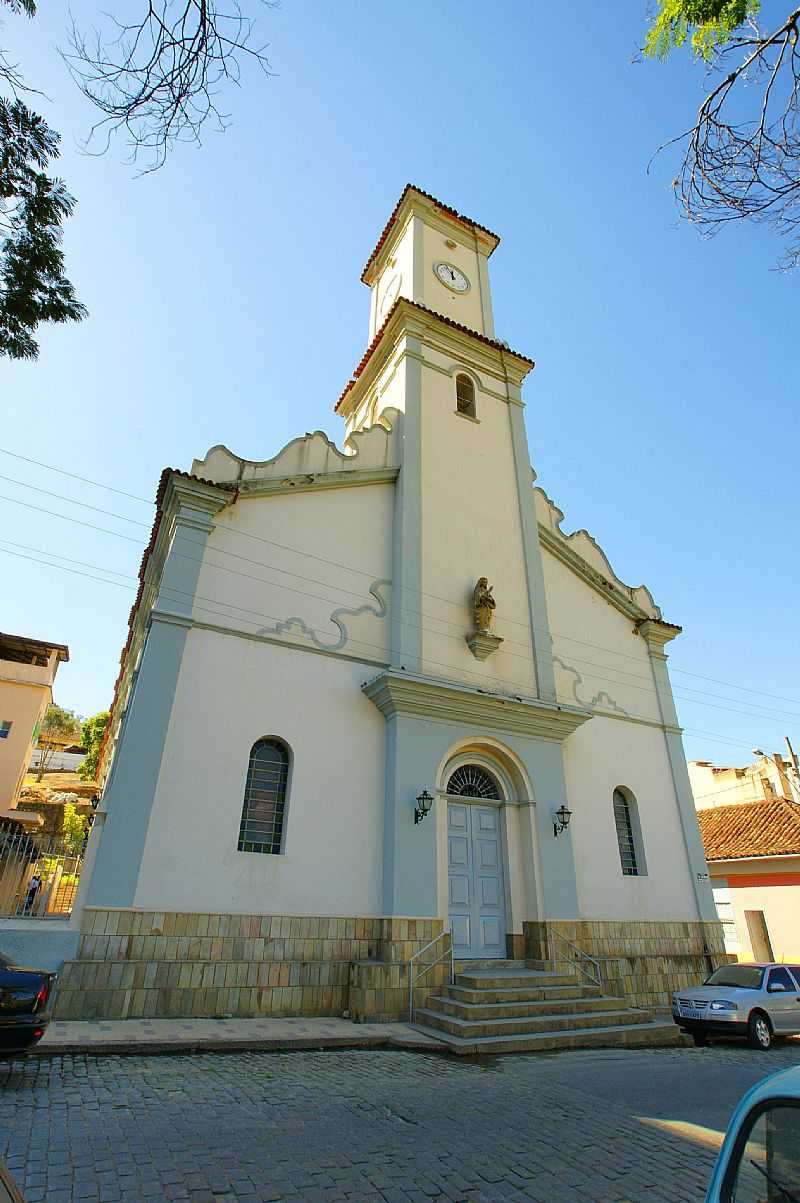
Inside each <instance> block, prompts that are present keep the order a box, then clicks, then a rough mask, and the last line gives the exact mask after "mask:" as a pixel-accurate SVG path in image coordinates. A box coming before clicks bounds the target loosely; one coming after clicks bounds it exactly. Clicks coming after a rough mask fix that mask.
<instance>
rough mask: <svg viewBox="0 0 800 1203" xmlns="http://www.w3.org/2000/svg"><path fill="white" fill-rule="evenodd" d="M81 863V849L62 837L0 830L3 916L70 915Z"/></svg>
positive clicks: (0, 897)
mask: <svg viewBox="0 0 800 1203" xmlns="http://www.w3.org/2000/svg"><path fill="white" fill-rule="evenodd" d="M82 865H83V853H82V850H81V851H80V852H78V851H76V848H75V846H74V844H72V843H71V842H70V841H68V840H65V839H64V837H63V836H43V835H38V834H37V833H35V832H33V833H28V832H20V831H0V916H2V917H3V918H25V919H58V918H67V916H68V915H69V914H70V913H71V911H72V905H73V903H74V901H75V895H76V893H77V891H78V882H79V881H80V876H81V866H82Z"/></svg>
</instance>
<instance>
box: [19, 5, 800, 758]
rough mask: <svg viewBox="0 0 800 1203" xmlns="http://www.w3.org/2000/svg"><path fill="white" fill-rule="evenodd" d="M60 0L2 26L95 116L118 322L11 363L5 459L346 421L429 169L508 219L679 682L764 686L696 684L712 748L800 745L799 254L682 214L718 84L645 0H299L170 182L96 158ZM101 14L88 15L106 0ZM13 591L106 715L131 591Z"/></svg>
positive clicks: (508, 270) (551, 476) (540, 417)
mask: <svg viewBox="0 0 800 1203" xmlns="http://www.w3.org/2000/svg"><path fill="white" fill-rule="evenodd" d="M252 3H253V5H255V3H256V0H252ZM132 6H133V5H132V0H131V5H130V6H129V7H132ZM51 7H52V11H50V12H49V13H48V11H47V8H48V6H44V5H43V6H42V15H41V16H40V17H37V18H36V20H35V21H32V22H29V21H27V20H25V19H23V18H21V17H16V18H15V17H12V16H9V17H8V18H7V21H6V27H5V29H4V30H3V31H2V32H1V33H0V37H2V39H3V40H4V41H5V44H6V45H8V46H9V47H10V48H11V50H12V53H13V57H15V58H17V59H19V60H20V62H21V64H22V66H23V68H24V70H25V72H26V74H27V77H28V79H29V81H30V82H31V83H32V84H34V85H35V86H37V87H39V88H43V89H44V90H46V92H47V94H48V99H47V100H43V101H41V103H40V106H39V107H40V109H41V111H42V112H43V114H44V115H45V117H46V118H47V119H48V120H49V121H50V122H51V124H52V125H54V126H55V127H56V128H58V129H60V130H61V131H62V132H63V134H64V153H63V157H62V162H61V171H62V173H63V175H64V177H65V178H66V180H67V182H68V185H69V187H70V188H71V190H72V191H73V193H74V194H75V195H76V197H77V198H78V199H79V207H78V210H77V213H76V216H75V217H74V218H73V219H72V220H71V221H70V223H69V226H68V232H67V237H66V242H65V249H66V252H67V259H68V265H69V273H70V275H71V277H72V278H73V280H74V282H75V284H76V286H77V289H78V292H79V295H80V297H81V299H82V300H83V301H84V302H85V303H86V304H87V305H88V307H89V310H90V312H91V316H90V318H89V320H88V321H86V322H84V323H83V324H82V325H80V326H73V327H60V328H52V329H49V330H45V331H44V332H43V333H42V337H41V345H42V351H41V357H40V359H39V361H38V363H33V364H15V365H10V364H9V363H8V362H7V361H0V400H1V401H2V426H1V428H0V435H1V437H0V446H2V447H5V448H8V449H10V450H11V451H14V452H17V453H19V454H22V455H26V456H29V457H32V458H34V459H37V460H43V461H44V462H46V463H48V464H54V465H57V466H61V467H64V468H66V469H68V470H69V471H71V472H74V473H78V474H80V475H83V476H86V477H90V478H92V479H95V480H99V481H102V482H107V483H110V484H113V485H115V486H116V487H117V488H120V489H123V490H126V491H128V492H130V493H132V494H136V495H138V496H140V497H144V498H148V497H152V496H153V495H154V493H155V488H156V485H157V482H158V477H159V474H160V472H161V469H162V468H163V467H164V466H165V465H170V466H175V467H182V468H187V467H188V466H189V464H190V462H191V459H192V457H193V456H195V455H202V454H203V453H204V452H205V450H206V449H207V448H208V447H209V446H211V445H212V444H214V443H220V442H222V443H226V444H227V445H228V446H230V447H231V448H232V449H233V450H234V451H236V452H238V453H240V454H243V455H245V456H247V457H249V458H254V459H263V458H267V457H269V456H271V455H273V454H275V453H276V452H277V451H278V450H279V448H280V447H281V446H282V445H283V444H284V443H285V442H287V441H288V440H289V439H290V438H293V437H294V436H296V435H298V434H302V433H304V432H305V431H306V430H313V429H315V428H322V429H324V430H326V431H328V432H329V433H330V434H331V435H333V436H334V437H335V438H337V439H338V438H339V437H340V425H339V420H338V419H337V418H336V417H335V416H334V415H333V413H332V412H331V407H332V405H333V403H334V401H335V399H336V397H337V396H338V394H339V391H340V390H341V388H342V386H343V384H344V382H345V381H346V380H347V378H348V376H349V374H350V372H351V370H352V368H353V366H354V365H355V364H356V362H357V361H358V359H359V357H360V355H361V353H362V351H363V349H364V345H365V341H366V335H367V318H368V293H367V290H366V289H365V287H364V286H363V285H362V284H361V283H360V281H359V275H360V271H361V268H362V266H363V263H364V262H365V260H366V258H367V256H368V254H369V252H370V250H371V249H372V246H373V245H374V242H375V240H376V238H377V236H378V234H379V232H380V230H381V228H382V226H383V223H384V222H385V220H386V217H387V216H388V214H389V212H390V210H391V208H392V206H393V205H394V203H395V201H396V199H397V197H398V195H399V193H400V192H401V190H402V188H403V186H404V184H405V183H406V182H407V181H409V180H411V181H413V182H414V183H416V184H418V185H419V186H420V187H422V188H424V189H426V190H427V191H430V192H432V193H434V195H436V196H438V197H440V198H441V199H442V200H444V201H446V202H448V203H450V204H452V205H455V206H456V207H457V208H459V209H460V210H461V211H462V212H465V213H468V214H469V215H470V216H472V217H474V218H475V219H476V220H478V221H480V222H482V223H484V224H485V225H488V226H489V227H490V228H491V229H493V230H496V231H498V233H500V235H501V236H502V239H503V242H502V244H501V246H500V248H499V249H498V251H496V252H495V255H494V257H493V259H492V263H491V269H492V285H493V295H494V305H495V318H496V325H497V331H498V336H499V337H501V338H505V339H507V340H508V341H509V342H510V343H511V345H512V346H513V347H515V348H518V349H520V350H521V351H524V352H525V353H527V354H530V355H531V356H532V357H533V358H534V359H535V360H536V362H537V367H536V370H535V372H534V373H533V376H532V377H531V378H530V380H529V383H528V386H527V390H526V400H527V404H528V409H527V422H528V431H529V436H530V443H531V457H532V462H533V464H534V466H535V468H536V471H537V473H538V475H539V482H540V483H541V484H542V485H543V486H544V487H545V488H546V490H547V491H548V493H549V494H550V495H551V496H552V497H553V498H554V499H555V501H556V502H557V503H558V504H559V505H560V507H561V508H562V509H563V510H564V511H565V515H566V518H565V522H564V524H563V525H564V528H565V529H566V530H568V531H569V530H573V529H576V528H579V527H583V526H585V527H587V528H588V529H589V530H590V531H591V533H592V534H593V535H594V536H595V537H596V538H597V539H598V540H599V542H600V543H601V545H602V546H603V547H604V549H605V550H606V552H607V553H608V555H609V557H610V559H611V562H612V564H614V566H615V568H616V570H617V572H618V573H619V574H620V576H621V577H622V578H623V579H624V580H626V581H627V582H629V583H632V584H638V583H645V584H647V585H648V586H649V587H650V589H651V590H652V592H653V594H654V596H655V598H656V600H657V601H658V602H659V603H660V604H661V606H662V608H663V610H664V614H665V617H667V618H668V619H670V620H672V621H674V622H679V623H681V624H682V625H683V626H684V629H685V633H684V634H683V635H682V636H681V637H680V638H679V639H678V640H677V641H676V642H675V643H674V644H673V645H672V666H673V669H674V670H675V669H681V670H685V673H697V674H701V675H704V676H706V677H710V678H718V679H720V680H722V681H726V682H732V683H734V684H735V685H736V686H737V688H732V687H731V686H727V685H721V684H717V683H715V682H714V681H705V680H702V679H699V678H697V677H693V676H689V675H685V674H684V672H677V671H675V672H674V676H673V682H674V686H675V691H676V694H677V695H678V697H679V702H678V706H679V713H680V716H681V719H682V722H683V723H684V724H685V726H686V727H687V728H688V729H689V730H690V731H691V734H687V737H686V745H687V752H688V754H689V756H690V757H696V758H707V759H713V760H716V761H718V762H721V763H725V762H727V763H746V762H747V761H748V759H751V757H750V756H749V753H748V749H749V748H751V747H753V746H761V747H764V748H765V749H767V750H770V749H775V750H777V749H778V748H779V747H781V745H782V737H783V735H784V734H785V733H788V734H789V735H794V736H795V737H796V745H800V681H798V676H799V675H800V674H798V667H800V651H799V650H798V640H797V637H796V630H795V622H794V617H795V611H796V596H797V592H798V584H799V582H798V566H797V485H796V480H797V448H798V437H797V436H798V429H797V387H798V386H797V369H796V365H795V362H794V360H795V356H794V354H793V351H794V348H795V347H796V342H797V332H796V318H797V289H798V284H800V277H798V276H796V275H795V276H794V277H787V276H783V275H780V274H778V273H777V272H775V271H773V270H772V267H773V265H774V263H775V262H776V260H777V258H778V256H779V253H780V249H781V248H780V246H779V245H778V244H777V243H776V242H775V241H774V240H773V238H772V236H771V235H770V234H769V233H768V232H767V231H764V230H759V229H754V228H752V227H750V228H746V227H739V228H731V229H730V230H728V231H727V232H725V233H724V234H723V235H722V236H721V237H719V238H717V239H715V240H714V241H711V242H703V241H701V240H700V239H699V238H698V236H697V235H696V233H695V232H694V231H693V230H692V229H690V228H688V227H687V226H686V225H685V224H682V223H681V222H680V221H679V220H678V217H677V214H676V210H675V207H674V204H673V200H672V195H671V189H670V181H671V178H672V175H673V174H674V171H675V166H676V161H677V160H676V159H675V157H674V156H664V157H663V158H661V159H659V160H657V161H656V163H655V165H654V168H653V169H652V171H651V174H650V175H649V176H648V175H647V174H646V168H647V163H648V160H649V159H650V156H651V154H652V152H653V151H654V149H655V148H656V147H657V146H658V145H659V144H660V143H661V142H662V141H664V140H665V139H667V138H669V137H670V136H671V135H673V134H675V133H677V132H678V131H680V130H681V129H682V128H683V127H685V126H686V125H687V123H688V122H689V120H690V117H691V114H692V111H693V108H694V107H695V106H696V104H697V102H698V99H699V97H700V94H701V93H700V89H701V87H702V82H703V74H702V70H701V69H700V68H698V67H694V66H692V65H691V64H690V63H689V62H688V60H676V61H675V62H674V63H672V64H670V65H668V66H666V67H660V66H656V65H653V64H647V65H641V64H639V65H634V64H632V62H631V58H632V55H633V53H634V51H635V49H636V47H637V45H638V44H639V43H640V42H641V39H642V33H643V29H644V26H645V19H646V7H647V6H646V4H645V0H641V3H639V2H631V3H627V4H624V5H616V6H614V12H613V17H612V16H611V15H610V10H609V9H608V6H602V5H597V4H596V3H589V2H588V0H586V2H584V3H580V4H578V5H577V6H575V5H573V6H571V8H570V16H569V22H568V23H567V21H566V20H565V18H564V17H563V15H561V14H560V12H559V10H558V6H553V5H534V4H531V3H530V2H529V0H520V2H515V3H512V2H499V3H497V4H493V5H486V4H478V3H466V4H464V3H455V2H454V0H443V2H442V3H439V4H436V5H432V4H430V3H429V2H426V0H408V2H406V3H405V4H403V5H402V6H399V5H367V4H364V3H360V4H359V3H354V2H352V0H349V2H348V0H344V2H342V3H337V4H331V3H329V2H327V0H318V2H312V0H303V2H302V3H301V2H300V0H284V2H283V6H282V7H281V8H280V9H277V10H270V9H264V10H263V11H261V12H260V13H259V22H260V29H261V31H262V34H263V37H264V39H265V40H267V41H269V43H270V51H269V53H270V58H271V63H272V67H273V71H274V76H273V78H271V79H268V80H267V79H264V78H263V77H261V76H260V75H259V74H258V73H257V72H256V71H250V72H246V73H245V78H244V86H243V88H242V90H241V91H240V92H237V91H236V90H235V89H234V90H232V91H231V92H230V93H229V94H228V95H227V96H226V97H225V99H224V107H227V108H228V110H229V111H230V112H231V114H232V118H233V123H232V126H231V128H230V129H229V130H228V132H227V133H226V134H225V135H224V136H219V135H217V134H214V133H212V132H211V131H209V132H208V133H207V135H206V138H205V144H204V146H203V147H202V148H201V149H200V150H197V149H195V148H193V147H182V148H180V149H179V150H178V151H177V152H175V153H174V154H173V156H172V158H171V159H170V160H169V163H168V165H167V167H166V168H165V169H164V170H162V171H161V172H160V173H157V174H154V175H150V176H147V177H145V178H134V176H133V173H132V171H131V169H130V168H127V167H126V166H125V165H124V162H123V159H124V147H123V146H122V145H119V146H117V148H116V151H112V153H111V154H109V155H107V156H106V157H104V158H88V157H86V156H84V155H81V154H80V153H79V152H78V150H77V142H78V138H79V137H80V136H81V135H83V134H85V132H86V131H87V129H88V127H89V125H90V123H91V120H92V111H91V110H90V109H89V108H88V106H87V105H86V104H85V103H84V102H83V101H82V99H81V98H80V96H79V95H78V94H77V92H76V90H75V88H74V85H73V84H72V83H71V81H70V80H69V77H68V75H67V73H66V70H65V68H64V66H63V64H62V63H61V60H60V59H59V57H58V55H57V53H56V49H55V47H56V45H57V43H59V42H63V29H64V26H65V23H66V16H67V14H66V7H65V6H64V5H60V4H59V3H55V4H54V5H53V6H51ZM248 7H249V3H248ZM74 11H75V14H76V16H77V18H78V20H79V21H83V22H84V23H89V22H90V21H91V18H92V16H93V14H94V13H96V11H97V6H95V5H93V4H91V3H89V2H88V0H79V3H78V4H77V5H75V6H74ZM0 473H2V475H3V476H8V477H14V478H16V479H18V480H21V481H23V482H24V483H23V485H22V486H20V485H15V484H10V483H8V482H6V481H5V480H2V481H0V494H2V495H3V497H15V498H19V499H21V500H24V501H25V502H27V503H29V504H35V505H40V506H43V507H45V508H47V509H53V510H59V511H61V512H64V513H66V512H69V513H70V514H71V515H73V516H74V517H78V518H81V519H83V520H85V521H88V522H92V523H95V524H96V525H99V526H104V527H107V528H109V529H113V530H116V531H118V532H120V533H124V534H125V535H127V536H128V538H129V539H133V540H140V539H141V540H144V539H146V536H147V528H146V526H137V525H135V524H133V523H128V522H123V521H121V520H119V519H116V518H108V517H104V516H103V515H102V514H93V513H92V512H91V511H90V510H81V509H80V508H79V507H76V506H67V505H65V504H64V503H63V502H61V501H58V500H54V499H52V498H48V497H46V496H45V495H43V494H38V495H37V494H35V493H34V492H32V489H31V486H34V485H35V486H38V487H39V488H43V489H49V490H51V491H53V492H56V493H63V494H68V495H69V496H71V497H73V498H75V499H77V500H80V501H82V502H84V503H87V504H90V505H94V506H98V507H101V508H107V509H109V510H111V511H113V512H114V513H116V514H122V515H125V516H127V517H128V518H130V519H134V520H136V521H138V522H143V523H145V524H148V525H149V522H150V521H151V517H152V507H148V505H146V504H143V503H141V502H137V501H133V500H128V499H126V498H123V497H117V496H114V495H113V494H109V493H104V492H102V491H100V490H98V489H93V488H90V487H88V486H84V485H81V484H80V483H79V482H77V481H69V480H67V479H66V478H63V477H58V476H56V475H55V474H53V473H51V472H47V471H44V470H40V469H38V468H34V467H32V466H31V465H27V464H25V463H23V462H22V461H19V460H15V459H13V458H10V457H8V456H5V455H0ZM0 514H2V518H3V524H2V537H3V539H4V540H7V541H8V540H10V541H12V542H14V543H17V544H24V545H27V546H29V547H34V548H38V549H43V550H45V551H49V552H54V553H57V554H58V555H60V556H63V557H66V559H65V560H64V561H62V562H64V563H69V560H79V561H84V562H86V563H89V564H93V565H102V566H104V567H105V568H107V569H112V570H114V571H115V572H118V573H121V574H128V575H129V576H130V575H135V574H136V572H137V570H138V565H139V560H140V556H141V550H142V548H141V546H140V544H139V542H136V541H134V542H131V541H126V540H124V539H121V538H118V537H115V536H113V535H108V534H104V533H100V532H98V531H95V530H91V529H88V528H86V527H81V526H77V525H74V524H73V523H71V522H67V521H63V520H60V519H59V518H57V517H52V516H49V515H45V514H41V513H36V512H34V511H33V510H30V509H25V508H24V507H22V506H19V505H15V504H14V503H13V502H9V501H5V500H3V501H0ZM2 546H4V547H6V548H7V549H8V548H9V544H8V542H5V543H3V545H2ZM13 550H19V549H18V548H17V549H13ZM24 554H29V553H27V552H26V553H24ZM73 566H75V565H73ZM81 570H82V571H86V572H89V573H91V572H93V571H94V570H93V569H90V568H86V569H81ZM118 579H120V580H122V581H123V582H124V583H126V584H127V585H130V586H132V585H133V582H132V581H130V580H125V578H124V577H120V578H118ZM0 580H2V582H3V588H2V593H1V594H0V627H1V628H2V629H4V630H7V631H13V632H21V633H25V634H28V635H32V636H37V637H41V638H47V639H52V640H57V641H63V642H66V643H68V644H69V646H70V651H71V662H70V664H69V665H67V666H65V667H63V668H62V669H61V672H60V673H59V677H58V681H57V688H56V698H57V700H58V701H59V702H60V703H61V704H62V705H67V706H69V707H71V708H74V709H76V710H77V711H78V712H79V713H81V714H91V713H93V712H95V711H97V710H98V709H101V708H103V707H105V706H106V705H107V704H108V702H109V701H110V698H111V692H112V687H113V683H114V679H115V676H116V673H117V668H118V659H119V653H120V648H121V647H122V644H123V642H124V639H125V634H126V620H127V615H128V610H129V608H130V605H131V601H132V598H133V590H132V588H130V589H127V588H119V587H114V586H112V585H109V584H101V583H98V582H97V581H95V580H91V579H86V578H84V577H81V576H75V575H69V574H68V573H66V572H62V571H58V570H57V569H55V568H51V567H46V566H42V565H39V564H33V563H31V562H29V561H26V560H23V559H19V558H14V557H12V556H9V555H6V554H2V555H0ZM554 626H556V627H557V622H555V621H554ZM621 668H624V665H621ZM739 687H746V688H747V689H749V690H760V691H766V693H767V694H768V695H776V696H774V697H771V696H764V695H762V694H757V693H749V692H744V690H743V689H742V688H739ZM690 690H703V691H707V693H708V694H709V695H712V696H705V695H701V694H698V693H695V692H690ZM791 699H797V700H795V701H792V700H791ZM697 731H704V732H708V733H713V736H712V734H707V735H700V734H695V732H697ZM720 737H721V739H720ZM724 741H729V742H724Z"/></svg>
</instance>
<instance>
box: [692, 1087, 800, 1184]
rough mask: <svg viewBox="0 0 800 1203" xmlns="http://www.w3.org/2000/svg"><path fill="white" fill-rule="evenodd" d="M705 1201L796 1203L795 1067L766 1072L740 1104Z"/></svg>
mask: <svg viewBox="0 0 800 1203" xmlns="http://www.w3.org/2000/svg"><path fill="white" fill-rule="evenodd" d="M705 1203H800V1067H798V1068H796V1069H782V1070H780V1071H779V1072H778V1073H776V1074H771V1075H770V1076H769V1077H768V1078H765V1079H764V1080H763V1081H762V1082H759V1083H758V1085H757V1086H754V1087H753V1088H752V1090H749V1091H748V1092H747V1094H746V1095H745V1096H744V1098H743V1099H742V1101H741V1102H740V1103H739V1105H738V1107H737V1108H736V1110H735V1111H734V1113H733V1118H732V1120H731V1122H730V1124H729V1125H728V1131H727V1134H726V1136H725V1140H724V1143H723V1145H722V1148H721V1149H720V1151H719V1156H718V1157H717V1163H716V1165H715V1167H714V1174H713V1177H712V1179H711V1185H710V1187H709V1189H708V1194H707V1195H706V1200H705Z"/></svg>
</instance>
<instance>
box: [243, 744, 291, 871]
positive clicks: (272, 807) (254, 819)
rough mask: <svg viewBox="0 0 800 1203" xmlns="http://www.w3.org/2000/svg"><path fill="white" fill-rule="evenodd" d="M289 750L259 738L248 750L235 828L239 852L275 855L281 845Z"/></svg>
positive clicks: (281, 745) (284, 746) (283, 745)
mask: <svg viewBox="0 0 800 1203" xmlns="http://www.w3.org/2000/svg"><path fill="white" fill-rule="evenodd" d="M288 781H289V750H288V748H287V747H286V745H285V744H282V743H281V742H280V741H279V740H277V739H259V740H256V742H255V743H254V744H253V747H252V748H251V750H250V763H249V764H248V766H247V781H246V783H245V787H244V806H243V807H242V821H241V824H240V826H239V844H238V848H239V851H240V852H273V853H279V852H280V851H281V848H282V846H283V831H284V819H285V814H286V787H287V784H288Z"/></svg>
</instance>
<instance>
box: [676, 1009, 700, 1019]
mask: <svg viewBox="0 0 800 1203" xmlns="http://www.w3.org/2000/svg"><path fill="white" fill-rule="evenodd" d="M681 1015H682V1016H683V1018H684V1019H702V1018H703V1012H702V1011H698V1010H697V1008H696V1007H681Z"/></svg>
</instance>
